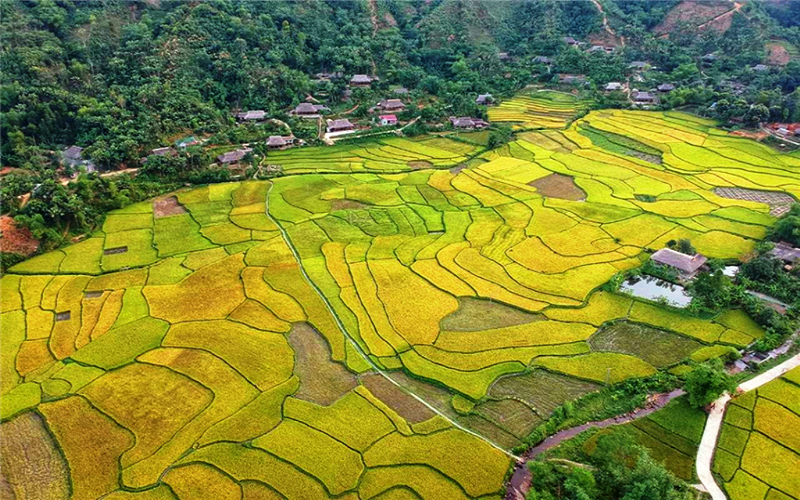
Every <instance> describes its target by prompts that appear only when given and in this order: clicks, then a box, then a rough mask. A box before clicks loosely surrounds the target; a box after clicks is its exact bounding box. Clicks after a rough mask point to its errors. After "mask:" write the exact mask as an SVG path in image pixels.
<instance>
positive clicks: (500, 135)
mask: <svg viewBox="0 0 800 500" xmlns="http://www.w3.org/2000/svg"><path fill="white" fill-rule="evenodd" d="M510 140H511V129H510V128H509V127H507V126H502V125H501V126H499V127H497V128H496V129H494V130H492V131H491V132H489V140H488V142H487V147H488V148H489V149H493V148H496V147H498V146H502V145H503V144H506V143H507V142H508V141H510Z"/></svg>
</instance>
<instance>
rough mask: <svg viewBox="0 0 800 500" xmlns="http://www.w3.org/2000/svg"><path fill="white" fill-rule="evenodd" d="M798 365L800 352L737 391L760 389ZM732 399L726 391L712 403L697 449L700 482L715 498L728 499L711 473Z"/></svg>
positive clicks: (744, 383)
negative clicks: (723, 422) (724, 419)
mask: <svg viewBox="0 0 800 500" xmlns="http://www.w3.org/2000/svg"><path fill="white" fill-rule="evenodd" d="M798 366H800V354H796V355H795V356H793V357H791V358H789V359H788V360H786V361H784V362H783V363H781V364H779V365H778V366H775V367H773V368H771V369H769V370H767V371H765V372H764V373H762V374H761V375H758V376H757V377H754V378H752V379H750V380H748V381H747V382H743V383H742V384H741V385H739V387H738V388H737V392H739V393H742V392H748V391H752V390H753V389H758V388H759V387H761V386H762V385H764V384H766V383H768V382H771V381H773V380H775V379H776V378H778V377H780V376H781V375H783V374H785V373H786V372H788V371H790V370H792V369H793V368H796V367H798ZM730 400H731V396H730V394H728V393H725V394H723V395H722V396H720V398H719V399H717V400H716V401H714V403H713V404H712V409H711V413H710V414H709V415H708V420H707V421H706V427H705V429H704V430H703V439H702V440H701V441H700V448H699V449H698V450H697V477H698V478H700V482H701V483H702V484H703V486H705V488H706V489H707V490H708V492H709V493H710V494H711V498H712V499H713V500H727V497H726V496H725V493H724V492H723V491H722V488H720V487H719V485H718V484H717V482H716V481H715V480H714V476H713V475H712V474H711V462H712V460H713V459H714V449H715V448H716V446H717V438H718V437H719V431H720V428H721V427H722V420H723V418H724V417H725V407H726V405H727V404H728V401H730Z"/></svg>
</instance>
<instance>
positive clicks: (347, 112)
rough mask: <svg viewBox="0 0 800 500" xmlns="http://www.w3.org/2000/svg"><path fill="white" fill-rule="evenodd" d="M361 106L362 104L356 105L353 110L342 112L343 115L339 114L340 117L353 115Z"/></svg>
mask: <svg viewBox="0 0 800 500" xmlns="http://www.w3.org/2000/svg"><path fill="white" fill-rule="evenodd" d="M359 106H361V105H360V104H356V105H355V106H353V107H352V108H350V109H348V110H347V111H342V112H341V113H339V115H340V116H347V115H349V114H350V113H352V112H353V111H355V110H357V109H358V107H359Z"/></svg>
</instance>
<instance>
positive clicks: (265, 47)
mask: <svg viewBox="0 0 800 500" xmlns="http://www.w3.org/2000/svg"><path fill="white" fill-rule="evenodd" d="M718 3H719V2H718ZM676 4H677V2H605V5H606V9H607V11H608V12H609V14H610V21H611V24H612V25H613V26H616V27H617V29H618V32H619V35H620V36H625V37H627V38H628V50H629V55H630V56H640V57H649V58H651V60H652V63H653V64H654V65H657V66H659V67H661V68H663V69H664V70H667V71H671V70H673V69H675V68H677V67H678V66H680V65H681V64H684V63H688V62H691V59H692V57H693V56H697V55H699V54H703V53H706V52H711V51H714V50H719V51H720V52H722V53H724V54H729V55H735V58H732V60H731V61H730V65H731V66H732V67H731V68H730V69H731V70H732V69H733V66H735V65H737V64H738V65H747V64H755V63H757V62H760V59H761V58H762V57H763V51H764V48H763V38H764V31H765V30H758V32H757V31H756V30H754V29H753V27H752V24H753V23H752V22H748V20H747V19H746V18H745V17H744V16H741V19H739V18H738V17H737V19H736V20H735V21H734V23H733V24H734V25H733V26H732V28H731V29H730V30H729V31H728V32H726V33H725V34H723V35H720V34H718V33H716V32H709V33H706V34H705V35H703V36H701V37H699V38H696V37H693V39H692V40H689V39H687V38H686V37H685V35H684V33H681V32H677V33H674V34H673V35H674V38H675V40H674V41H673V40H670V39H667V40H659V39H656V38H655V37H653V36H652V35H651V33H650V31H649V30H650V29H651V28H653V27H654V26H656V25H657V24H658V23H659V22H660V21H661V19H663V16H664V15H665V14H666V13H667V12H668V11H669V9H670V8H672V7H674V6H675V5H676ZM372 7H374V8H375V9H376V11H375V12H374V13H373V12H371V6H370V4H369V3H367V2H366V1H364V2H358V1H354V2H322V1H298V2H238V1H214V2H201V3H191V2H170V1H164V2H118V1H87V2H72V1H51V0H41V1H36V2H22V1H13V2H3V3H2V5H0V8H2V18H3V19H2V28H3V29H2V32H3V35H2V37H3V38H2V70H3V76H2V85H3V86H2V111H3V119H4V120H3V121H4V125H5V126H4V127H3V137H2V138H3V153H4V163H6V164H10V165H20V164H22V163H24V161H25V160H26V158H21V156H22V157H24V156H25V153H24V151H25V148H24V147H23V146H24V145H27V146H41V147H45V148H53V147H56V146H59V145H64V144H72V143H78V144H82V145H87V146H89V145H91V146H92V148H91V149H90V150H89V151H88V154H89V155H91V156H92V157H93V158H94V159H95V160H96V161H98V162H100V163H101V164H107V165H114V164H118V163H120V162H127V161H132V160H135V159H137V158H138V157H139V156H140V152H141V150H142V149H143V148H145V147H146V146H148V145H156V144H157V143H158V142H159V141H160V140H162V139H163V138H164V137H165V136H169V135H170V134H174V133H176V132H179V131H181V130H185V129H191V130H192V131H194V132H196V133H213V132H215V131H217V130H219V128H220V127H221V126H222V124H224V123H225V122H226V121H227V120H228V116H229V115H230V111H231V110H232V109H238V108H262V109H266V110H268V111H270V112H277V111H279V110H282V109H285V108H287V107H288V106H290V105H291V104H296V103H297V102H299V101H301V100H302V99H303V98H304V97H305V96H306V94H307V93H308V92H309V91H310V90H311V89H312V87H311V83H310V80H311V79H312V78H313V75H314V73H317V72H321V71H343V72H344V73H346V74H353V73H370V74H372V73H376V74H379V75H381V76H382V77H384V78H386V79H387V80H388V81H389V82H392V83H397V84H402V85H406V86H412V87H421V88H422V89H424V90H425V91H427V92H429V93H431V94H437V95H440V96H442V97H443V98H448V97H451V96H454V97H452V98H453V99H455V98H456V97H457V96H459V95H462V94H464V93H468V92H478V91H488V90H492V91H496V92H502V91H510V90H512V89H513V88H514V87H516V86H519V85H522V84H524V83H526V81H527V80H529V79H530V77H531V71H530V68H529V67H528V68H525V65H520V67H513V68H511V70H512V71H508V69H509V68H503V67H502V66H501V65H500V63H499V61H498V60H497V58H496V57H494V56H495V55H496V53H497V52H498V51H500V50H502V51H507V52H510V53H511V54H512V55H514V56H517V57H524V56H526V55H531V54H544V55H554V54H557V53H559V52H560V49H561V47H560V45H561V37H563V36H565V35H570V36H575V37H579V38H580V37H586V36H588V35H590V34H591V33H593V32H597V31H598V29H600V26H601V21H602V16H601V14H600V12H599V11H598V10H597V9H596V7H595V6H594V4H592V3H591V2H547V1H520V2H490V1H480V0H475V1H456V0H437V1H433V2H406V1H386V2H374V3H373V5H372ZM790 9H792V7H791V6H780V5H776V6H774V7H771V8H770V9H769V12H773V11H775V12H776V13H778V14H780V18H779V19H780V20H781V22H784V23H785V24H791V21H790V18H791V16H789V15H787V14H786V12H788V11H789V10H790ZM751 10H753V11H757V10H758V9H756V7H753V9H751ZM756 13H757V12H756ZM787 19H789V20H788V21H787ZM776 29H777V28H776ZM781 29H782V30H783V31H785V32H787V33H786V34H788V35H790V36H793V37H794V38H795V41H797V39H798V35H797V29H796V28H795V29H794V30H790V29H787V28H781ZM687 33H688V31H687ZM687 42H691V43H687ZM563 58H564V60H562V61H559V62H560V64H559V66H560V67H562V69H563V70H564V72H586V71H587V70H591V69H592V65H591V61H589V60H587V57H586V56H585V55H583V54H565V55H564V56H563ZM613 62H618V61H612V63H613ZM622 63H624V61H621V62H619V64H617V65H616V66H615V67H618V68H624V65H622ZM612 66H614V65H613V64H612ZM617 73H619V71H617ZM797 73H798V71H797V70H796V69H795V70H794V71H793V72H791V75H790V77H791V78H792V82H790V83H787V82H784V81H776V82H769V85H764V87H765V88H769V89H771V88H773V87H774V84H777V85H780V86H782V87H783V88H784V89H785V90H789V91H790V90H793V89H792V88H791V87H792V86H793V85H794V84H795V83H796V82H795V81H794V80H796V79H797V78H800V76H798V74H797ZM609 76H615V75H614V74H613V73H612V74H610V75H609Z"/></svg>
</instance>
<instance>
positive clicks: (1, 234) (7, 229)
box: [0, 215, 39, 256]
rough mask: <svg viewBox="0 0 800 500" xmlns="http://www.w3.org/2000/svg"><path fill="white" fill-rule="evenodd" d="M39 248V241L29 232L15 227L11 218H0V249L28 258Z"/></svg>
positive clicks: (5, 216)
mask: <svg viewBox="0 0 800 500" xmlns="http://www.w3.org/2000/svg"><path fill="white" fill-rule="evenodd" d="M38 248H39V241H37V240H36V238H34V237H33V235H32V234H31V232H30V230H28V229H27V228H24V227H19V226H17V223H16V222H14V219H13V218H11V216H8V215H4V216H2V217H0V249H2V250H3V251H4V252H9V253H18V254H20V255H25V256H28V255H30V254H32V253H33V252H35V251H36V250H37V249H38Z"/></svg>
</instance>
